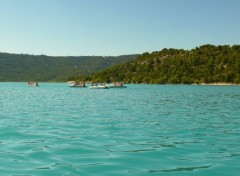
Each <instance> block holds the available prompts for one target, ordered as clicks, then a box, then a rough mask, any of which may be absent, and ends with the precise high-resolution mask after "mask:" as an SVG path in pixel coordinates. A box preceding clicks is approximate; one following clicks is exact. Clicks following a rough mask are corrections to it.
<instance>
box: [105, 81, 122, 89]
mask: <svg viewBox="0 0 240 176" xmlns="http://www.w3.org/2000/svg"><path fill="white" fill-rule="evenodd" d="M108 87H109V88H127V86H124V85H123V82H114V83H112V84H109V85H108Z"/></svg>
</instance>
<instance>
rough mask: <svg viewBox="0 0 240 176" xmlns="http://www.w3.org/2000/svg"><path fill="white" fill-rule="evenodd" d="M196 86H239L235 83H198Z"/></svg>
mask: <svg viewBox="0 0 240 176" xmlns="http://www.w3.org/2000/svg"><path fill="white" fill-rule="evenodd" d="M198 85H203V86H240V84H236V83H222V82H215V83H199V84H198Z"/></svg>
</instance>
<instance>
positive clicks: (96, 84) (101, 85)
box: [90, 83, 109, 89]
mask: <svg viewBox="0 0 240 176" xmlns="http://www.w3.org/2000/svg"><path fill="white" fill-rule="evenodd" d="M108 88H109V87H108V86H107V85H105V84H98V83H95V84H94V83H93V84H92V85H91V86H90V89H108Z"/></svg>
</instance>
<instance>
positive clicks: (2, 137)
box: [0, 83, 240, 176]
mask: <svg viewBox="0 0 240 176" xmlns="http://www.w3.org/2000/svg"><path fill="white" fill-rule="evenodd" d="M127 86H128V88H127V89H106V90H96V89H95V90H94V89H89V88H69V87H67V85H66V84H64V83H40V87H27V86H26V83H0V175H1V176H2V175H9V176H10V175H15V176H17V175H18V176H20V175H21V176H23V175H24V176H26V175H29V176H30V175H36V176H58V175H64V176H75V175H76V176H77V175H83V176H95V175H98V176H115V175H116V176H123V175H124V176H125V175H126V176H139V175H147V176H148V175H149V176H153V175H154V176H155V175H166V176H171V175H174V176H186V175H187V176H188V175H189V176H190V175H191V176H192V175H194V176H195V175H197V176H213V175H217V176H237V175H239V174H240V86H189V85H127Z"/></svg>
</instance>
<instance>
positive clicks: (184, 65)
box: [82, 45, 240, 84]
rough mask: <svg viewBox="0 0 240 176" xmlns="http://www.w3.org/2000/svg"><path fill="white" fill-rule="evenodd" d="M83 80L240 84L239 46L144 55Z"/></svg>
mask: <svg viewBox="0 0 240 176" xmlns="http://www.w3.org/2000/svg"><path fill="white" fill-rule="evenodd" d="M82 79H84V80H91V81H95V82H115V81H124V82H126V83H148V84H166V83H167V84H192V83H196V84H198V83H212V82H225V83H240V45H234V46H232V47H231V46H228V45H224V46H214V45H203V46H200V47H197V48H195V49H192V50H190V51H187V50H182V49H163V50H162V51H156V52H153V53H151V54H149V53H144V54H142V55H140V56H139V57H138V58H137V59H135V60H132V61H129V62H127V63H123V64H119V65H116V66H113V67H111V68H107V69H105V70H103V71H100V72H97V73H94V74H93V75H92V76H91V77H85V78H82Z"/></svg>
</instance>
